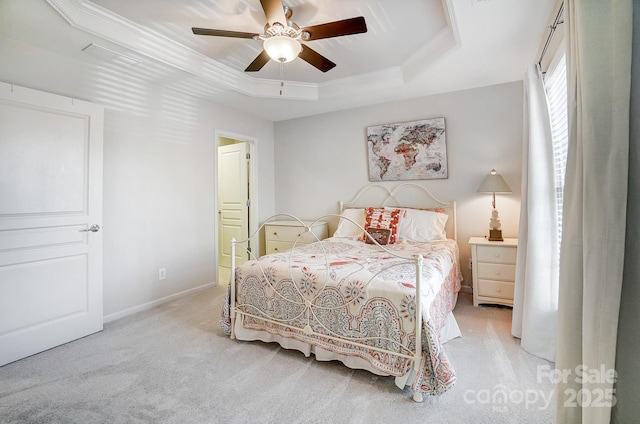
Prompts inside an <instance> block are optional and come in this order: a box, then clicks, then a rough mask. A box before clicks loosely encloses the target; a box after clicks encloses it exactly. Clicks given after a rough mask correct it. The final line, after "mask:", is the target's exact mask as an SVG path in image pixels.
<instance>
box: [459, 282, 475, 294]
mask: <svg viewBox="0 0 640 424" xmlns="http://www.w3.org/2000/svg"><path fill="white" fill-rule="evenodd" d="M460 291H461V292H463V293H473V287H471V286H466V285H464V284H463V285H462V286H460Z"/></svg>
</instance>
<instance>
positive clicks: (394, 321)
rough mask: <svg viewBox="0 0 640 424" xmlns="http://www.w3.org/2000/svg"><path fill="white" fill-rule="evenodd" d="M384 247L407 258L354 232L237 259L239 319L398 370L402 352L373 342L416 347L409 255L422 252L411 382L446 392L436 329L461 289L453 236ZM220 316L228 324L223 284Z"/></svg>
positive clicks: (405, 367) (448, 375)
mask: <svg viewBox="0 0 640 424" xmlns="http://www.w3.org/2000/svg"><path fill="white" fill-rule="evenodd" d="M385 247H386V248H387V250H389V251H392V252H393V253H395V254H397V255H400V256H402V257H404V258H408V259H402V258H398V257H396V256H394V255H391V254H389V253H388V252H386V251H385V250H383V249H382V248H380V247H378V246H376V245H370V244H366V243H364V242H362V241H355V240H349V239H334V238H330V239H326V240H323V241H321V242H316V243H313V244H310V245H306V246H301V247H296V248H295V249H293V250H291V251H288V252H282V253H276V254H271V255H265V256H262V257H261V258H259V259H257V260H252V261H249V262H246V263H244V264H242V265H241V266H239V267H237V268H236V275H235V284H236V308H238V309H241V310H243V311H245V312H247V313H249V314H251V315H252V316H244V317H243V318H242V325H243V326H244V328H247V329H251V330H258V331H267V332H269V333H271V334H277V335H279V336H282V337H290V338H294V339H297V340H300V341H302V342H305V343H308V344H311V345H315V346H319V347H321V348H323V349H326V350H328V351H331V352H335V353H339V354H342V355H347V356H357V357H360V358H363V359H365V360H367V361H368V362H369V363H370V364H371V365H372V366H373V367H374V368H376V369H379V370H380V371H382V372H384V373H386V374H389V375H393V376H401V375H405V374H406V373H408V372H409V371H410V369H411V365H412V363H411V360H410V359H407V358H404V357H401V356H397V355H394V354H392V353H389V352H387V353H385V352H381V351H379V350H376V349H375V348H381V349H385V350H388V351H391V352H396V353H398V352H400V353H405V354H410V352H409V351H408V350H407V348H408V349H415V331H414V330H415V308H416V303H415V292H416V291H415V274H416V265H415V261H412V260H411V259H410V258H414V257H416V256H417V255H418V254H422V255H423V258H424V262H423V267H422V276H423V279H422V287H421V293H422V296H421V300H422V312H423V314H422V315H423V331H422V346H423V352H422V363H421V364H420V366H419V368H418V372H417V375H416V378H415V379H414V381H413V383H412V385H411V387H412V389H413V390H420V391H422V392H424V393H428V394H442V393H444V392H445V391H447V390H448V389H449V388H451V387H452V386H453V384H454V383H455V380H456V377H455V372H454V370H453V367H452V366H451V364H450V362H449V360H448V358H447V355H446V353H445V351H444V349H443V346H442V344H441V343H440V339H439V334H440V329H441V328H442V326H443V325H444V324H445V322H446V317H447V315H448V313H449V312H450V311H451V310H452V309H453V307H454V306H455V302H456V299H457V293H458V291H459V290H460V282H461V274H460V268H459V259H458V246H457V244H456V243H455V241H453V240H443V241H436V242H430V243H406V242H402V243H397V244H393V245H387V246H385ZM261 318H265V319H266V320H265V319H261ZM279 323H281V324H285V325H286V326H285V325H281V324H279ZM220 324H221V327H222V329H223V330H224V331H225V332H226V333H227V334H229V333H230V332H231V320H230V317H229V292H228V293H227V299H226V301H225V304H224V308H223V311H222V317H221V320H220ZM310 330H313V332H312V331H310ZM344 339H348V340H351V341H354V342H357V343H358V345H353V344H348V343H344V342H343V341H342V340H344ZM403 346H404V347H403Z"/></svg>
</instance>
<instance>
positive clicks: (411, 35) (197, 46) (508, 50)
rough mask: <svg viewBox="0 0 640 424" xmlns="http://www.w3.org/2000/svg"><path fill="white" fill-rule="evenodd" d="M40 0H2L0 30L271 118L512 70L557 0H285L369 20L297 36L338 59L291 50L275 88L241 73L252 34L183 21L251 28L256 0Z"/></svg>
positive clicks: (476, 83) (304, 17)
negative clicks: (324, 61)
mask: <svg viewBox="0 0 640 424" xmlns="http://www.w3.org/2000/svg"><path fill="white" fill-rule="evenodd" d="M46 1H47V3H48V5H49V6H50V7H48V8H49V9H51V7H52V8H53V9H55V10H56V11H57V12H58V13H59V15H60V16H62V17H63V18H64V19H46V20H44V15H47V13H48V12H47V11H45V10H44V9H42V6H41V5H40V6H39V7H40V10H41V11H40V12H39V11H38V10H39V9H38V8H34V6H35V3H36V2H38V3H41V2H42V0H27V1H26V2H25V1H24V0H0V7H2V10H3V13H4V12H8V11H10V12H11V13H13V14H14V17H13V19H10V18H8V17H6V18H5V19H6V21H3V20H2V19H1V18H0V24H5V28H4V30H0V35H2V36H5V37H19V38H22V39H23V41H26V42H29V43H33V44H39V45H40V47H43V44H47V43H50V45H49V46H48V47H49V48H50V49H53V50H55V51H57V52H58V53H60V54H66V55H71V56H74V57H75V58H81V59H82V60H94V61H100V60H102V61H104V60H109V51H108V50H101V49H95V50H94V51H93V54H89V53H91V52H90V51H87V52H84V53H82V52H81V51H82V47H84V46H86V45H88V44H89V43H94V44H97V45H99V46H102V47H106V48H107V49H110V50H112V51H115V52H118V53H121V54H123V55H124V56H119V57H116V59H119V60H120V61H121V63H122V64H123V66H128V65H126V63H127V62H129V60H128V59H129V58H130V59H135V64H133V65H131V66H132V67H134V68H137V69H138V71H139V73H140V74H147V75H149V78H154V75H155V76H156V78H157V76H158V75H162V83H163V84H164V85H171V86H174V87H175V88H176V89H181V90H189V91H190V92H192V93H193V94H196V95H201V96H202V97H205V98H209V99H212V100H214V101H216V102H220V103H225V104H228V105H230V106H231V107H233V108H235V109H238V110H243V111H246V112H249V113H252V114H255V115H257V116H261V117H264V118H266V119H269V120H273V121H278V120H284V119H290V118H296V117H301V116H306V115H312V114H317V113H323V112H328V111H333V110H338V109H344V108H352V107H358V106H364V105H367V104H371V103H381V102H386V101H391V100H398V99H402V98H408V97H416V96H424V95H430V94H436V93H442V92H448V91H455V90H461V89H467V88H474V87H481V86H486V85H493V84H499V83H504V82H511V81H517V80H521V79H522V76H523V75H524V72H525V69H526V67H527V65H529V64H531V63H534V62H537V60H538V57H537V55H539V48H540V45H541V43H542V41H543V38H544V37H545V35H546V34H547V30H546V27H547V25H548V24H549V20H550V17H551V14H552V11H553V7H554V5H555V3H556V1H555V0H378V1H367V0H322V1H321V0H284V3H285V4H286V5H287V6H289V7H291V8H292V9H293V18H292V20H293V21H294V22H296V23H297V24H298V25H300V26H301V27H302V26H310V25H315V24H320V23H325V22H331V21H335V20H340V19H346V18H351V17H356V16H364V18H365V20H366V22H367V28H368V31H367V33H364V34H357V35H349V36H344V37H337V38H330V39H325V40H316V41H309V42H307V44H308V45H309V47H311V48H313V49H314V50H316V51H317V52H319V53H320V54H322V55H324V56H326V57H327V58H328V59H330V60H332V61H333V62H335V63H336V64H337V66H336V67H335V68H334V69H332V70H330V71H329V72H327V73H322V72H321V71H319V70H317V69H316V68H314V67H312V66H311V65H309V64H308V63H306V62H304V61H302V60H300V59H296V60H294V61H293V62H291V63H288V64H285V65H284V69H283V73H284V80H285V84H284V88H283V93H282V95H280V71H281V69H280V65H279V64H278V63H276V62H269V63H268V64H267V65H265V67H264V68H263V69H262V70H261V71H259V72H256V73H245V72H243V70H244V69H245V68H246V66H247V65H248V64H249V63H251V61H253V59H254V58H255V57H256V56H257V55H258V54H259V53H260V51H261V50H262V47H261V45H260V42H259V41H255V40H251V39H233V38H225V37H207V36H198V35H194V34H193V33H192V32H191V27H204V28H215V29H225V30H232V31H245V32H256V33H261V32H262V30H263V27H264V24H265V22H266V18H265V16H264V12H263V11H262V8H261V6H260V1H259V0H91V1H90V0H46ZM19 3H20V4H21V5H19ZM25 3H31V7H29V8H28V7H27V5H26V4H25ZM8 4H11V7H9V6H8ZM49 12H50V11H49ZM21 13H22V14H21ZM34 13H35V14H40V15H41V16H43V19H37V18H35V17H34ZM27 15H29V16H27ZM20 17H21V18H22V19H30V20H31V21H32V22H31V23H30V25H32V31H20V30H18V29H17V28H16V30H15V31H13V30H12V29H11V28H8V27H7V26H8V24H9V22H8V21H9V20H10V21H11V23H12V24H14V25H15V24H16V22H15V20H16V19H18V18H20ZM22 25H27V26H28V25H29V23H22ZM65 25H66V26H67V28H62V26H65ZM9 26H10V25H9ZM16 26H17V25H16ZM21 28H22V29H23V30H24V27H21ZM69 28H73V29H72V30H71V31H69ZM56 31H57V32H56ZM52 34H60V35H58V36H57V37H56V36H53V35H52ZM62 34H66V35H62ZM83 34H85V37H84V39H83ZM29 37H30V39H29ZM60 39H63V44H61V43H60V41H61V40H60ZM65 49H67V50H65ZM71 49H72V50H73V51H72V50H71Z"/></svg>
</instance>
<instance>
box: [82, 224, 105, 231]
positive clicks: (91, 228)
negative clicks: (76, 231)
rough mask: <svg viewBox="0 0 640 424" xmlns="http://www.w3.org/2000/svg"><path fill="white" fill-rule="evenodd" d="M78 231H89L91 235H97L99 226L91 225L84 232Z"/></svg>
mask: <svg viewBox="0 0 640 424" xmlns="http://www.w3.org/2000/svg"><path fill="white" fill-rule="evenodd" d="M80 231H91V232H92V233H97V232H98V231H100V226H99V225H98V224H93V225H92V226H91V227H89V228H87V229H86V230H80Z"/></svg>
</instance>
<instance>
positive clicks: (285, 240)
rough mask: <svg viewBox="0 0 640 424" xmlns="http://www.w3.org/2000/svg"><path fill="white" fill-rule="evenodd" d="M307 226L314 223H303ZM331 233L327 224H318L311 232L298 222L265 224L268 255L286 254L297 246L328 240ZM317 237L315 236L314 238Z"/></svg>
mask: <svg viewBox="0 0 640 424" xmlns="http://www.w3.org/2000/svg"><path fill="white" fill-rule="evenodd" d="M303 222H304V225H305V226H307V227H308V226H310V225H311V224H312V221H303ZM328 233H329V230H328V227H327V223H326V222H322V221H319V222H316V223H315V224H314V225H313V226H312V227H311V231H310V232H309V231H307V232H305V228H304V227H303V226H302V225H300V223H299V222H298V221H271V222H267V223H266V224H264V235H265V250H266V253H267V254H268V253H276V252H284V251H285V250H289V249H291V248H292V247H293V245H294V243H295V245H296V246H302V245H305V244H309V243H313V242H315V241H317V240H316V237H317V238H318V240H322V239H325V238H327V236H328ZM314 235H315V236H314Z"/></svg>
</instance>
